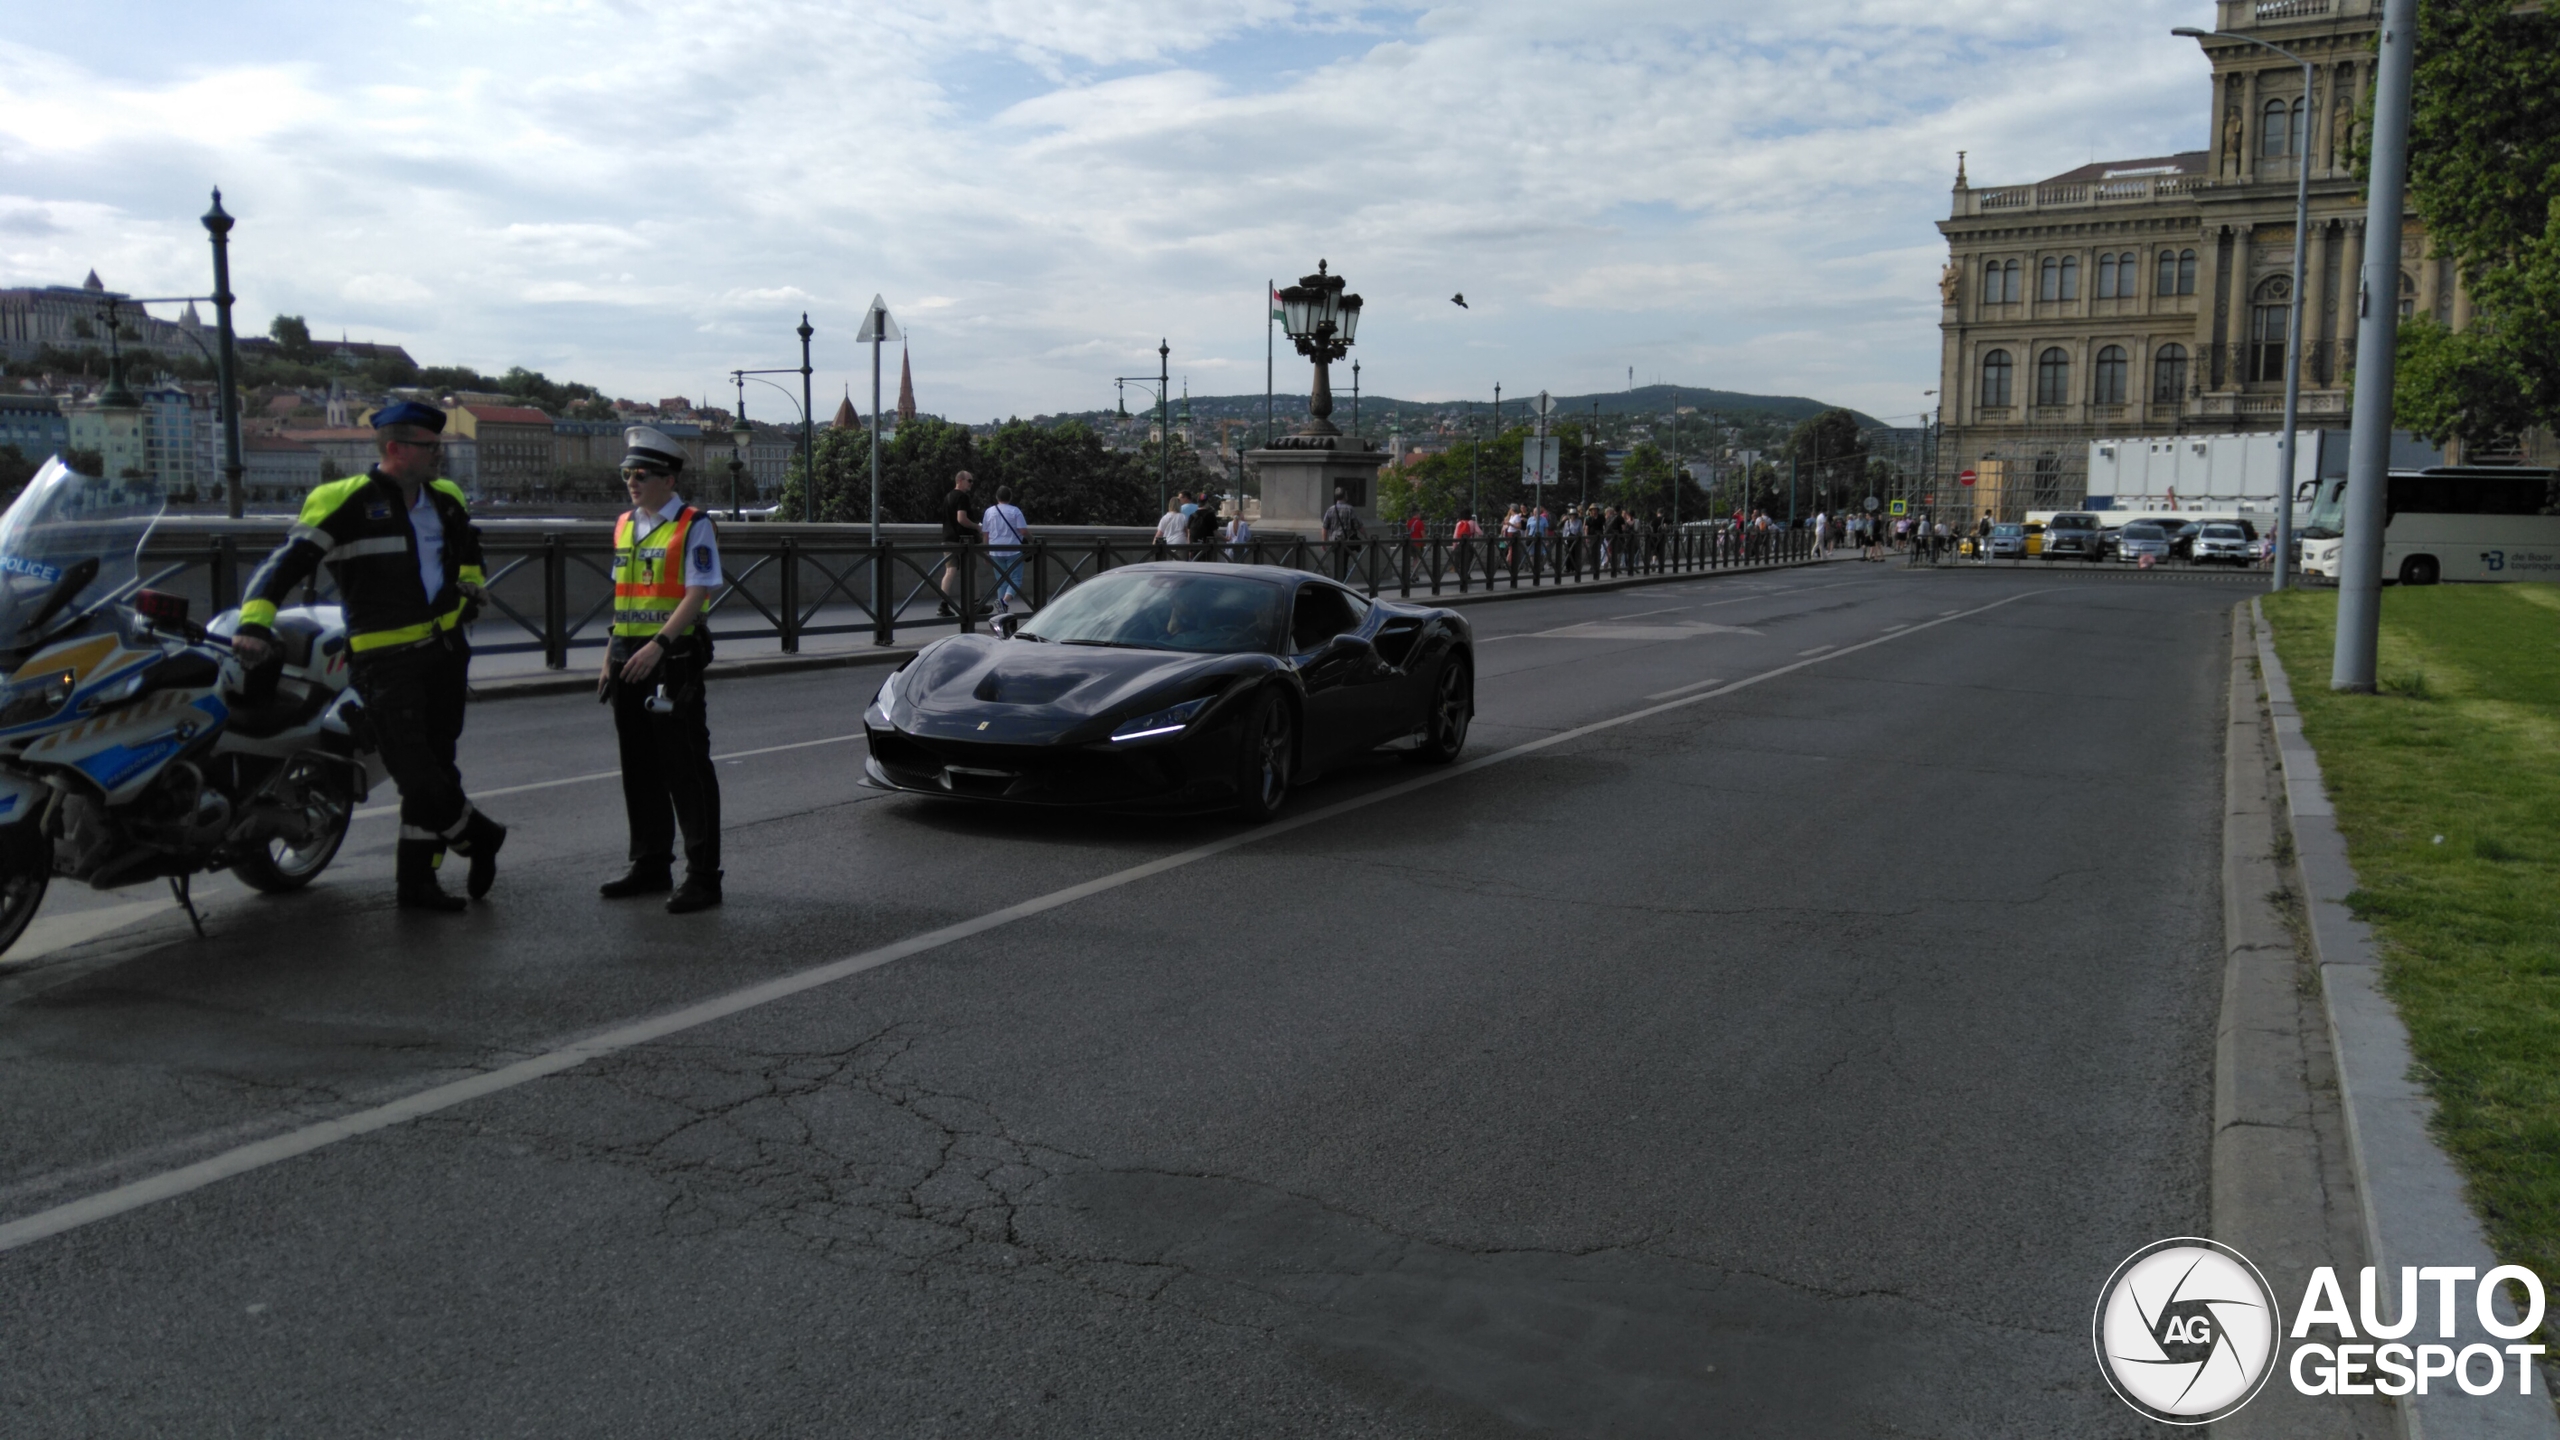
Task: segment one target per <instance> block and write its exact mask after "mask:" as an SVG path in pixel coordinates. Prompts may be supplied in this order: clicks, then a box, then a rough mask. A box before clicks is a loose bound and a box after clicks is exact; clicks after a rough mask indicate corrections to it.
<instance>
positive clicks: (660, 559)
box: [613, 505, 702, 640]
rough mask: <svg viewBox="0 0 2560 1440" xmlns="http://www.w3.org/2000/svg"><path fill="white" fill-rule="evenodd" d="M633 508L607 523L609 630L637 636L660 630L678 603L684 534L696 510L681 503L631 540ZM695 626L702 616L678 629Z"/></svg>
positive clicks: (680, 599) (681, 590)
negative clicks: (610, 564) (610, 572)
mask: <svg viewBox="0 0 2560 1440" xmlns="http://www.w3.org/2000/svg"><path fill="white" fill-rule="evenodd" d="M635 513H637V512H633V511H626V512H624V514H623V516H622V518H621V520H619V521H617V522H616V523H615V524H614V527H613V633H614V634H616V635H627V636H630V637H631V638H633V639H635V640H641V639H647V638H648V637H649V636H652V635H655V634H658V633H659V632H661V631H663V630H664V629H665V628H666V625H667V622H668V621H669V620H672V619H674V618H675V615H676V607H677V606H679V605H682V604H683V603H684V590H685V585H684V563H683V562H684V539H685V534H686V532H688V531H690V530H691V529H692V528H693V521H694V517H695V516H697V515H699V514H701V513H702V512H701V511H699V510H696V509H694V508H693V507H692V506H690V505H687V506H685V507H684V508H682V509H680V510H678V511H676V514H675V518H674V519H672V520H661V521H659V522H658V523H657V525H656V526H654V527H652V528H651V529H650V531H649V533H648V534H646V535H643V536H640V537H639V539H638V541H637V543H634V541H633V538H632V533H631V530H632V526H631V517H632V515H633V514H635ZM670 559H672V561H673V562H674V563H672V564H671V563H669V562H670ZM701 628H702V617H701V616H699V615H696V616H695V617H694V618H693V623H692V624H690V625H688V626H686V627H685V628H684V633H685V634H687V635H690V634H692V633H693V632H694V631H696V630H699V629H701Z"/></svg>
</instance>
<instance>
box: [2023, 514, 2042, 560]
mask: <svg viewBox="0 0 2560 1440" xmlns="http://www.w3.org/2000/svg"><path fill="white" fill-rule="evenodd" d="M2025 528H2026V532H2027V540H2026V553H2028V554H2030V555H2035V554H2039V553H2041V552H2042V551H2043V550H2044V524H2043V522H2041V521H2037V520H2030V521H2028V522H2027V523H2026V527H2025Z"/></svg>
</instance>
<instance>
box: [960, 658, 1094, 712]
mask: <svg viewBox="0 0 2560 1440" xmlns="http://www.w3.org/2000/svg"><path fill="white" fill-rule="evenodd" d="M1092 678H1093V676H1092V675H1091V674H1089V673H1087V672H1084V671H1080V670H1049V669H1041V670H1028V671H1026V670H1020V669H1013V668H1007V667H998V668H996V669H993V670H989V671H988V672H987V673H986V674H985V675H984V676H982V677H980V679H979V681H978V688H977V689H976V690H974V691H972V692H970V693H971V694H973V695H975V696H976V697H977V698H978V699H980V700H985V701H989V702H991V703H994V704H998V705H1047V704H1050V703H1052V702H1054V701H1056V700H1057V699H1058V697H1059V696H1062V695H1064V694H1066V693H1067V692H1068V691H1070V690H1073V689H1075V688H1076V687H1077V686H1079V685H1082V684H1083V683H1084V682H1086V681H1087V680H1090V679H1092Z"/></svg>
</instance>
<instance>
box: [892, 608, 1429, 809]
mask: <svg viewBox="0 0 2560 1440" xmlns="http://www.w3.org/2000/svg"><path fill="white" fill-rule="evenodd" d="M1474 716H1475V636H1474V632H1473V631H1472V630H1470V629H1469V628H1468V626H1467V622H1466V620H1465V618H1464V617H1463V616H1461V615H1459V614H1458V613H1457V612H1456V611H1454V610H1443V609H1440V608H1438V607H1435V606H1427V605H1409V604H1399V603H1396V602H1393V601H1388V600H1370V599H1366V598H1363V597H1362V596H1361V595H1360V594H1358V593H1357V592H1355V591H1353V590H1350V589H1348V588H1346V587H1344V586H1341V585H1337V584H1335V583H1334V582H1333V581H1331V580H1327V579H1325V578H1323V577H1322V576H1318V575H1309V574H1306V573H1304V572H1302V571H1297V570H1285V569H1280V568H1277V567H1273V566H1263V565H1221V564H1216V563H1207V562H1159V563H1152V564H1145V565H1130V566H1126V567H1123V568H1121V569H1118V570H1111V571H1107V572H1105V573H1103V574H1101V575H1097V576H1095V577H1094V578H1092V579H1090V580H1087V581H1085V582H1084V583H1083V584H1081V585H1078V586H1076V587H1075V588H1074V589H1072V590H1069V591H1067V592H1066V593H1065V594H1063V595H1060V596H1059V597H1058V598H1057V599H1055V600H1053V601H1051V602H1050V603H1049V605H1048V606H1047V607H1046V608H1045V609H1042V610H1040V611H1039V612H1038V613H1036V614H1033V615H1031V616H1029V617H1028V618H1026V619H1024V620H1022V621H1021V622H1020V623H1019V624H1015V623H1013V621H1012V619H1011V618H1010V617H1005V618H1004V619H1002V620H1001V621H1000V623H999V633H997V634H994V635H952V636H947V637H945V638H943V639H940V640H937V641H935V642H933V643H932V644H930V645H928V646H926V647H925V648H924V649H923V650H921V651H919V652H918V653H917V654H916V656H915V658H914V659H912V660H909V661H908V662H907V663H906V664H905V665H903V666H900V667H899V668H898V670H897V671H896V672H895V673H893V674H891V675H890V676H889V678H888V680H887V681H886V682H884V683H883V684H882V685H881V687H880V694H879V698H877V699H875V700H873V701H872V702H871V706H870V708H869V709H868V710H866V711H865V712H864V713H863V717H862V724H863V729H864V730H865V731H866V732H867V733H868V735H869V738H870V741H871V754H870V758H869V759H868V760H867V761H866V762H865V777H866V779H867V780H868V781H869V783H871V784H872V785H875V786H878V787H880V788H883V789H889V790H898V791H904V792H907V793H910V794H917V795H932V796H937V797H944V798H951V799H962V800H987V801H1004V802H1011V803H1015V804H1025V805H1081V806H1097V807H1108V808H1126V809H1170V810H1211V809H1218V808H1222V807H1233V808H1235V809H1237V810H1240V811H1242V812H1243V813H1244V814H1245V815H1246V816H1248V817H1250V818H1253V819H1267V818H1268V817H1270V816H1271V815H1273V814H1274V813H1276V812H1277V811H1278V810H1279V809H1280V806H1281V804H1282V802H1283V801H1285V800H1286V799H1287V798H1288V794H1289V791H1290V788H1291V787H1292V786H1295V785H1298V784H1301V783H1303V782H1305V781H1307V780H1309V779H1312V778H1313V777H1314V776H1316V775H1317V774H1319V773H1320V772H1322V771H1323V770H1324V769H1325V768H1326V767H1327V766H1328V765H1333V764H1337V763H1339V762H1341V761H1343V760H1345V759H1347V758H1350V757H1353V756H1357V755H1361V754H1365V753H1367V752H1369V751H1372V750H1378V749H1381V748H1389V747H1392V748H1395V749H1398V750H1401V751H1402V752H1403V753H1404V755H1405V757H1406V758H1407V759H1410V760H1414V761H1417V762H1420V763H1425V764H1446V763H1448V762H1449V761H1451V760H1454V759H1456V758H1457V757H1458V752H1459V751H1460V750H1461V749H1463V748H1465V746H1466V743H1467V726H1468V723H1469V722H1470V721H1471V720H1472V719H1473V718H1474Z"/></svg>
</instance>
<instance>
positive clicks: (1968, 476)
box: [1956, 470, 1979, 485]
mask: <svg viewBox="0 0 2560 1440" xmlns="http://www.w3.org/2000/svg"><path fill="white" fill-rule="evenodd" d="M1977 478H1979V477H1977V476H1976V475H1975V474H1974V473H1973V472H1972V471H1970V470H1967V471H1965V472H1964V473H1962V474H1960V475H1958V476H1956V483H1957V484H1959V485H1970V484H1972V483H1973V482H1974V481H1975V479H1977Z"/></svg>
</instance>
